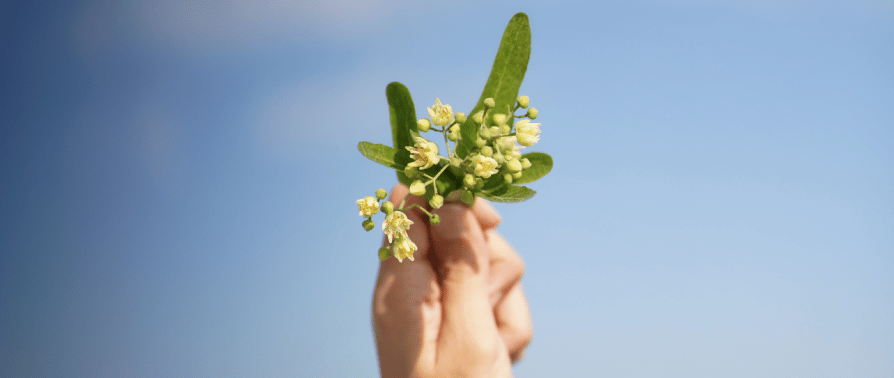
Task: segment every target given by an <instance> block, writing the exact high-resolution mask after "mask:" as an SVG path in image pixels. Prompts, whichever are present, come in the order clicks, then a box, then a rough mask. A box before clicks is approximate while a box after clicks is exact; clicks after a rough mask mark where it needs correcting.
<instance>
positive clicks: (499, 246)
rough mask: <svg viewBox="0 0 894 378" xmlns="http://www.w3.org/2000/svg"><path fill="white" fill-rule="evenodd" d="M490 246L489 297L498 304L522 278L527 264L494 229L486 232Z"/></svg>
mask: <svg viewBox="0 0 894 378" xmlns="http://www.w3.org/2000/svg"><path fill="white" fill-rule="evenodd" d="M485 237H486V239H487V244H488V246H489V247H490V277H489V284H488V288H489V291H488V298H490V300H491V303H492V304H493V305H494V306H496V305H497V304H498V303H499V301H500V300H501V298H502V297H503V295H504V294H505V293H507V292H509V289H510V288H511V287H512V286H514V285H515V284H516V283H518V282H519V280H521V277H522V275H523V274H524V272H525V265H524V263H523V262H522V259H521V257H520V256H519V255H518V253H516V252H515V249H513V248H512V246H510V245H509V243H508V242H506V239H503V237H502V236H500V234H499V233H497V232H496V231H494V230H490V231H487V232H485Z"/></svg>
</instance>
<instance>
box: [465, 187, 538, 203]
mask: <svg viewBox="0 0 894 378" xmlns="http://www.w3.org/2000/svg"><path fill="white" fill-rule="evenodd" d="M536 193H537V192H535V191H534V190H532V189H530V188H528V187H524V186H515V185H506V186H504V187H501V188H499V190H496V191H493V192H490V193H487V192H481V193H478V196H479V197H481V198H484V199H486V200H488V201H492V202H522V201H524V200H527V199H529V198H531V197H533V196H534V194H536Z"/></svg>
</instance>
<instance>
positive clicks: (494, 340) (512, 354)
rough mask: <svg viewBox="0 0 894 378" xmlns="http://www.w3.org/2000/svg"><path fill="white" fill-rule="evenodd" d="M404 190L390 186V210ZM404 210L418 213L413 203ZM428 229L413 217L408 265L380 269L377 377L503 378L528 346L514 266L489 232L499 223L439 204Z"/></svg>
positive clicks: (487, 214) (479, 208)
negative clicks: (413, 250) (436, 218)
mask: <svg viewBox="0 0 894 378" xmlns="http://www.w3.org/2000/svg"><path fill="white" fill-rule="evenodd" d="M407 194H408V189H407V188H406V187H405V186H403V185H398V186H396V187H395V188H394V190H392V193H391V199H390V200H391V202H392V203H395V204H399V203H400V201H401V200H403V199H404V198H405V197H406V196H407ZM407 202H408V205H409V204H412V203H418V204H420V205H424V203H423V201H422V199H420V198H419V197H416V196H411V197H409V198H407ZM433 212H434V213H436V214H439V215H440V217H441V223H440V224H438V225H435V226H430V225H429V224H428V218H427V217H426V216H425V214H423V213H422V212H420V211H418V209H412V210H411V211H409V212H407V216H408V218H409V219H410V220H411V221H413V225H412V226H411V227H410V230H409V231H408V234H409V236H410V239H411V240H413V242H414V243H416V246H417V247H418V250H417V251H416V253H415V255H414V257H415V261H409V260H404V261H403V262H402V263H401V262H398V261H397V259H395V258H390V259H388V260H386V261H384V262H382V264H381V266H380V267H379V277H378V280H377V282H376V288H375V293H374V295H373V327H374V330H375V336H376V347H377V349H378V353H379V367H380V369H381V373H382V376H383V377H436V376H443V377H459V376H462V377H511V376H512V368H511V363H513V362H515V361H517V360H518V359H520V358H521V357H522V354H523V353H524V349H525V347H526V346H527V345H528V343H529V342H530V340H531V335H532V334H531V316H530V313H529V311H528V305H527V302H526V301H525V297H524V293H523V291H522V287H521V283H520V279H521V276H522V273H523V272H524V265H523V264H522V260H521V258H520V257H519V256H518V254H516V253H515V251H514V250H513V249H512V247H511V246H509V243H507V242H506V241H505V240H504V239H503V238H502V237H501V236H500V235H499V234H497V232H496V231H495V230H494V228H495V227H496V226H497V225H498V224H499V223H500V216H499V215H498V214H497V212H496V211H495V210H494V208H493V207H492V206H491V205H490V204H489V203H487V202H486V201H484V200H482V199H480V198H479V199H478V200H477V201H476V203H475V206H474V207H473V208H472V209H469V208H468V207H467V206H465V205H463V204H445V205H444V206H443V207H442V208H441V209H439V210H435V211H433Z"/></svg>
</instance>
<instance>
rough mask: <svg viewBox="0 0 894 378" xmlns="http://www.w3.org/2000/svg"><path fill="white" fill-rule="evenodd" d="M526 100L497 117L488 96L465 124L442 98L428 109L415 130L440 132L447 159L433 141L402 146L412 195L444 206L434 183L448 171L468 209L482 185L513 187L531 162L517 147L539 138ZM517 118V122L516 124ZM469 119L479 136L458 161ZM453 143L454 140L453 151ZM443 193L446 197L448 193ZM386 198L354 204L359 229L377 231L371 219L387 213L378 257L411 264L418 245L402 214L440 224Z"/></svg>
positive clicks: (520, 99)
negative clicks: (407, 154)
mask: <svg viewBox="0 0 894 378" xmlns="http://www.w3.org/2000/svg"><path fill="white" fill-rule="evenodd" d="M529 102H530V99H529V98H528V96H520V97H518V98H517V99H516V103H515V108H514V109H510V107H509V106H508V105H507V106H506V108H505V112H504V113H500V112H497V111H495V101H494V99H492V98H486V99H485V100H484V110H480V111H478V112H476V113H475V114H474V115H472V118H471V120H469V119H468V118H467V117H466V115H465V114H464V113H455V114H454V113H453V108H452V107H451V106H450V105H447V104H442V103H441V99H440V98H437V99H435V104H434V105H433V106H432V107H430V108H428V114H429V116H430V117H431V120H429V119H427V118H423V119H420V120H418V121H417V122H416V128H417V130H418V131H419V132H421V133H424V132H428V131H433V132H439V133H442V134H443V136H444V143H445V144H446V150H447V151H446V152H447V156H446V157H445V156H441V155H439V150H438V145H437V144H435V143H434V142H432V141H430V140H428V139H425V138H423V137H422V136H415V137H414V143H413V146H406V149H407V150H408V151H409V152H410V157H411V159H412V161H410V162H409V163H407V165H406V166H405V167H404V169H403V171H402V172H403V174H404V175H406V176H407V178H409V179H410V180H412V182H411V183H410V188H409V189H410V194H412V195H415V196H419V197H423V198H425V199H426V200H427V202H428V205H429V206H430V207H431V208H433V209H438V208H440V207H441V206H443V204H444V197H443V196H442V195H441V193H440V190H441V189H440V188H439V186H438V185H437V184H438V178H439V177H441V176H442V174H444V173H445V172H446V171H447V170H450V174H448V175H447V176H450V177H453V178H454V179H453V180H456V181H457V182H456V183H455V184H453V185H454V186H453V190H455V189H459V190H461V191H462V194H461V196H460V199H461V200H462V201H463V202H465V203H467V204H469V205H471V204H472V203H474V201H475V197H476V194H477V193H480V192H481V191H482V189H485V188H486V185H487V188H492V187H493V185H497V184H500V181H502V182H503V183H505V184H512V182H513V180H518V179H519V178H521V177H522V172H523V171H524V170H525V169H528V168H530V167H531V165H532V164H531V162H530V161H529V160H528V159H527V158H524V157H523V156H522V154H521V152H520V151H519V149H521V148H524V147H530V146H533V145H534V144H535V143H537V142H538V141H539V140H540V124H539V123H533V122H531V120H533V119H536V118H537V109H535V108H529V107H528V105H529ZM518 109H527V111H526V112H525V113H524V114H522V115H516V114H515V113H516V111H517V110H518ZM516 118H518V121H515V119H516ZM467 121H470V122H471V125H472V127H474V128H475V129H473V130H477V132H476V133H475V134H474V138H475V140H474V141H473V143H465V144H466V153H465V154H464V156H463V157H460V155H459V154H458V153H457V150H458V148H457V147H459V144H460V143H462V142H463V135H462V130H461V125H463V124H466V125H465V126H464V127H467V128H468V127H469V124H468V123H467ZM513 121H515V122H514V123H513ZM467 132H468V129H467ZM467 136H468V134H467ZM451 142H453V148H452V149H451ZM468 146H473V147H471V148H469V147H468ZM433 167H434V168H433ZM430 168H432V169H430ZM435 171H437V172H436V173H435ZM495 180H497V181H495ZM447 190H448V192H447V193H445V195H447V194H449V192H451V191H452V190H451V189H447ZM386 196H387V192H386V191H385V190H384V189H379V190H377V191H376V197H371V196H369V197H364V198H363V199H360V200H357V206H358V208H359V210H360V215H361V216H363V217H365V218H367V219H366V220H364V221H363V228H364V229H366V230H367V231H370V230H372V229H373V228H374V227H375V223H374V222H373V220H372V216H373V215H375V214H377V213H378V212H379V210H380V209H381V211H382V212H383V213H385V214H386V216H385V221H384V222H382V230H383V231H384V232H385V236H386V238H387V239H388V246H386V247H382V248H381V249H380V250H379V257H380V258H381V259H382V260H385V259H388V258H389V257H391V256H394V257H396V258H397V259H398V261H400V262H403V260H404V259H410V260H411V261H412V260H413V253H414V252H415V251H416V249H417V247H416V244H414V243H413V242H412V241H411V240H410V238H409V237H408V236H407V230H409V229H410V225H412V224H413V222H412V221H410V220H409V219H408V218H407V215H406V213H405V212H406V211H407V210H409V209H411V208H413V207H416V208H418V209H419V210H420V211H422V212H424V213H425V214H426V215H428V217H429V223H431V224H438V223H439V222H440V218H439V217H438V216H437V215H436V214H432V213H430V212H429V211H428V210H427V209H426V208H425V207H423V206H419V205H418V204H414V205H410V206H408V207H406V208H404V203H405V201H404V202H401V204H400V206H398V207H397V208H395V206H394V204H393V203H391V202H390V201H384V202H382V201H383V200H384V199H385V197H386Z"/></svg>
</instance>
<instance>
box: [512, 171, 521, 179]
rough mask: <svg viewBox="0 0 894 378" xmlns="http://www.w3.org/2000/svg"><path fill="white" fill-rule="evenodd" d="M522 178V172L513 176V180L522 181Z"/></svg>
mask: <svg viewBox="0 0 894 378" xmlns="http://www.w3.org/2000/svg"><path fill="white" fill-rule="evenodd" d="M521 177H522V173H521V172H515V173H513V174H512V178H513V179H516V180H518V179H520V178H521Z"/></svg>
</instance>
